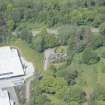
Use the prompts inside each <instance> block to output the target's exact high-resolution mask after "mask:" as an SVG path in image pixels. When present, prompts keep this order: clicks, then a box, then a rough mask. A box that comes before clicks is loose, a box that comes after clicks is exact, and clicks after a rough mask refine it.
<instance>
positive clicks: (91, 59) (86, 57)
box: [82, 48, 100, 65]
mask: <svg viewBox="0 0 105 105" xmlns="http://www.w3.org/2000/svg"><path fill="white" fill-rule="evenodd" d="M82 61H83V63H85V64H88V65H90V64H95V63H97V62H99V61H100V57H98V55H97V54H96V53H95V52H93V51H92V50H91V49H89V48H88V49H86V50H85V51H84V52H83V55H82Z"/></svg>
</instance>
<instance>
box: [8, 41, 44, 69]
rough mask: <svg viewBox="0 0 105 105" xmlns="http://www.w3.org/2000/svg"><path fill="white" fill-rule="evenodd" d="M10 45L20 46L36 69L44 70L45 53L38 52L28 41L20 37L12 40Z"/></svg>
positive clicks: (23, 53)
mask: <svg viewBox="0 0 105 105" xmlns="http://www.w3.org/2000/svg"><path fill="white" fill-rule="evenodd" d="M9 45H11V46H15V47H17V48H19V49H20V51H21V53H22V55H23V56H24V57H25V58H26V59H27V60H28V61H30V62H32V63H33V65H34V67H35V68H36V70H38V71H43V54H42V53H38V52H36V51H35V50H33V49H32V48H30V47H29V45H28V44H27V43H26V42H24V41H22V40H20V39H18V40H15V41H11V42H10V44H9Z"/></svg>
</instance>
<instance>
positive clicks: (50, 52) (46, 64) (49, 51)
mask: <svg viewBox="0 0 105 105" xmlns="http://www.w3.org/2000/svg"><path fill="white" fill-rule="evenodd" d="M53 52H54V49H47V50H45V51H44V70H47V68H48V65H49V57H50V54H52V53H53Z"/></svg>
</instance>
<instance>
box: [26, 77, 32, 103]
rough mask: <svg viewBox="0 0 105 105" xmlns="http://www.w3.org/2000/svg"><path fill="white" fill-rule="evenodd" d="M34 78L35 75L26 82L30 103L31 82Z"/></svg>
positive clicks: (27, 98) (27, 100) (27, 101)
mask: <svg viewBox="0 0 105 105" xmlns="http://www.w3.org/2000/svg"><path fill="white" fill-rule="evenodd" d="M32 80H33V77H32V78H30V79H29V80H28V81H27V82H26V92H25V93H26V103H29V101H30V96H31V82H32Z"/></svg>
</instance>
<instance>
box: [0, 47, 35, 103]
mask: <svg viewBox="0 0 105 105" xmlns="http://www.w3.org/2000/svg"><path fill="white" fill-rule="evenodd" d="M21 58H22V57H21V56H20V53H19V50H18V49H16V48H14V47H9V46H7V47H1V48H0V105H13V102H12V101H11V100H10V99H9V97H8V91H7V90H6V88H10V87H13V86H18V85H22V84H23V83H24V79H25V76H26V74H27V73H28V75H29V74H31V75H29V76H32V72H34V68H33V67H32V65H31V68H30V67H29V64H28V65H27V64H26V62H25V61H24V60H22V59H23V58H22V59H21ZM30 69H31V73H29V71H30ZM27 70H28V72H27ZM29 76H26V77H29ZM4 100H5V101H4ZM7 103H8V104H7Z"/></svg>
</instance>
